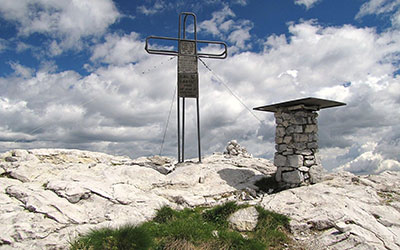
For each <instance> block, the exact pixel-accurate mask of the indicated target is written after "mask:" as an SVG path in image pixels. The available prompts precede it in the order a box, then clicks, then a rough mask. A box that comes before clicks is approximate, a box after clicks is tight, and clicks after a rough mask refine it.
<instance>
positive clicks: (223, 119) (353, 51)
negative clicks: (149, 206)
mask: <svg viewBox="0 0 400 250" xmlns="http://www.w3.org/2000/svg"><path fill="white" fill-rule="evenodd" d="M297 2H298V3H299V4H300V3H302V4H304V5H306V7H307V8H309V7H310V6H312V4H313V3H315V1H302V2H301V1H297ZM372 2H373V1H370V3H372ZM17 3H18V4H20V5H21V6H19V7H18V8H17V6H16V5H17ZM83 3H86V4H87V5H84V4H83ZM91 3H93V2H90V1H88V2H83V1H80V2H79V3H78V2H75V1H70V2H68V4H67V3H63V4H61V3H58V2H57V1H54V2H53V1H37V5H39V6H42V9H43V13H41V12H40V13H41V14H38V15H35V16H32V15H31V16H29V13H30V12H29V11H32V9H31V8H28V7H29V4H28V3H27V2H22V3H21V2H14V3H10V4H8V5H7V4H6V5H3V6H2V7H0V8H1V11H2V12H1V13H2V15H3V16H4V17H5V18H7V20H10V21H13V22H14V23H15V24H16V27H18V31H19V34H20V36H29V35H30V34H32V33H34V32H39V33H43V34H47V33H48V36H49V37H51V38H52V39H53V40H54V41H56V45H57V46H59V47H60V48H61V51H64V49H67V48H72V47H75V46H78V45H77V44H80V43H82V41H84V40H85V39H86V38H87V37H92V36H99V35H100V34H103V35H102V36H103V38H104V39H102V40H101V39H99V40H97V41H95V42H94V46H92V47H91V49H90V50H88V51H89V52H88V53H89V54H90V55H89V58H90V60H88V62H87V64H86V66H85V67H86V68H87V69H88V70H89V71H90V73H89V74H88V75H82V74H80V73H78V72H75V71H72V70H66V71H60V72H58V71H56V70H54V67H51V65H50V66H49V67H42V68H41V69H39V70H36V69H33V68H29V67H28V66H26V65H24V64H23V63H19V62H10V63H11V66H12V68H13V70H14V72H13V74H11V75H8V76H3V77H0V117H2V119H1V121H0V151H5V150H9V149H12V148H36V147H62V148H81V149H90V150H98V151H103V152H108V153H113V154H124V155H129V156H131V157H137V156H142V155H153V154H155V153H158V152H159V148H160V144H161V139H162V136H163V133H164V129H165V125H166V118H167V114H168V112H169V107H170V105H171V103H172V104H173V106H172V107H173V110H172V116H171V122H170V124H169V127H168V130H167V138H166V143H165V145H164V149H165V150H164V152H163V154H164V155H169V156H175V155H176V124H175V120H176V106H175V104H174V102H175V99H172V98H173V95H174V90H175V85H176V60H174V59H173V58H170V57H161V56H156V55H148V54H146V53H145V51H144V49H143V48H144V41H143V37H141V36H140V34H139V33H136V32H135V31H132V32H130V33H129V34H122V33H116V32H112V33H111V32H107V27H108V26H109V25H110V24H111V23H113V22H115V21H116V20H117V18H118V16H119V13H118V11H117V10H116V9H115V6H114V5H113V4H112V2H109V1H105V0H102V1H99V3H100V4H98V5H96V6H97V7H96V8H95V9H96V10H97V11H96V13H97V14H94V13H92V11H93V9H91V10H89V8H88V7H90V4H91ZM363 6H364V5H363ZM365 6H367V5H365ZM377 6H386V5H377ZM364 8H365V9H369V7H368V8H367V7H364ZM371 8H372V7H371ZM375 9H377V7H376V8H375ZM6 10H7V13H8V14H5V13H6ZM35 11H36V12H39V11H38V10H37V9H36V10H35ZM75 11H87V12H85V13H87V14H88V16H86V17H80V18H81V19H79V18H78V19H77V22H78V24H81V25H82V29H78V30H76V31H71V30H69V29H68V25H67V24H65V23H68V22H67V21H65V20H71V19H72V18H74V17H75V13H74V12H75ZM90 13H92V14H90ZM360 13H369V12H368V11H367V10H363V8H361V10H360ZM391 13H392V12H391ZM393 13H396V12H393ZM24 15H27V16H24ZM359 15H360V17H359V18H361V15H363V14H359ZM393 15H394V16H395V14H393ZM17 17H21V19H20V20H17ZM46 18H47V19H46ZM85 18H90V20H92V19H93V20H95V21H94V22H90V23H86V22H85V20H86V19H85ZM41 20H42V21H44V20H51V22H50V24H43V25H42V26H40V25H32V24H35V23H40V22H41ZM199 27H200V32H203V34H204V33H207V34H212V35H213V36H214V37H216V38H220V39H226V40H228V42H229V44H230V49H231V52H232V51H233V52H234V53H231V54H230V56H229V57H228V58H227V59H226V60H224V61H219V60H205V62H206V64H207V65H208V66H209V67H210V68H211V69H212V72H210V71H209V70H208V69H207V68H205V67H203V66H202V64H201V63H199V70H200V97H201V98H200V106H201V110H200V115H201V129H202V148H203V153H204V154H210V153H212V152H214V151H223V150H224V147H225V146H226V142H228V141H229V140H231V139H237V140H238V141H239V143H241V144H243V145H244V146H246V147H247V148H248V150H249V151H250V152H251V153H253V155H255V156H260V157H265V158H272V157H273V153H274V151H275V149H274V129H275V125H274V118H273V115H272V114H270V113H255V115H256V116H257V117H258V119H259V120H261V122H260V121H259V120H257V119H255V118H254V116H253V115H252V114H250V113H249V112H248V110H247V109H246V108H245V107H243V106H242V105H241V103H240V102H238V101H237V100H236V98H235V97H234V96H232V95H231V94H230V92H229V91H228V90H227V89H226V88H225V86H224V84H225V85H227V86H229V88H230V89H231V90H232V91H233V92H234V93H235V94H236V95H237V96H239V97H240V99H241V100H242V101H243V102H244V103H245V104H246V105H247V106H248V107H251V108H252V107H257V106H261V105H265V104H271V103H276V102H281V101H286V100H290V99H294V98H302V97H307V96H315V97H319V98H327V99H332V100H337V101H342V102H345V103H347V106H346V107H342V108H335V109H329V110H323V111H321V112H320V117H319V128H320V131H319V135H320V148H321V156H322V160H323V164H324V166H325V168H327V169H329V170H333V169H344V170H350V171H352V172H356V173H374V172H380V171H383V170H388V169H389V170H400V164H399V162H400V156H399V150H398V149H399V148H400V147H399V146H400V145H399V144H400V125H399V124H400V95H399V93H400V81H399V80H400V79H399V74H398V73H396V72H398V70H399V66H398V65H399V64H398V61H399V53H398V51H399V48H400V33H399V32H398V30H396V29H395V28H393V29H388V30H386V31H383V32H381V33H378V32H377V31H376V30H375V29H373V28H368V27H364V28H357V27H354V26H352V25H342V26H335V27H330V26H323V25H321V24H319V23H318V21H317V20H302V21H298V22H292V23H289V24H288V26H287V29H288V30H287V31H288V33H287V35H284V34H276V35H270V36H268V37H265V38H258V39H252V38H254V37H253V36H252V34H251V30H252V29H253V24H252V23H251V21H249V20H246V19H240V18H237V17H236V14H235V13H234V11H233V10H232V9H231V8H230V7H229V6H228V5H223V6H222V8H221V10H220V11H216V12H214V13H213V14H212V15H211V19H209V20H205V21H202V22H201V23H200V24H199ZM68 35H71V37H72V38H71V39H73V42H71V44H74V45H67V44H61V43H59V41H58V40H57V39H60V38H61V37H66V36H68ZM255 40H256V41H257V43H259V44H262V46H263V50H262V51H259V52H254V51H253V52H251V51H247V49H248V48H250V47H251V46H253V45H254V41H255ZM0 42H1V41H0ZM0 44H1V43H0ZM0 46H1V45H0ZM0 49H1V47H0ZM60 53H62V52H60ZM56 54H57V53H56ZM221 81H223V83H222V82H221ZM194 104H195V103H194V101H193V100H187V117H186V120H187V125H186V129H187V134H186V138H187V141H186V145H187V146H188V147H187V149H186V154H187V156H188V157H196V153H197V148H196V139H197V136H196V132H197V131H196V127H195V122H196V117H195V106H194Z"/></svg>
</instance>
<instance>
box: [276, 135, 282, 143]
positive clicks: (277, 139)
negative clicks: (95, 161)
mask: <svg viewBox="0 0 400 250" xmlns="http://www.w3.org/2000/svg"><path fill="white" fill-rule="evenodd" d="M281 143H283V137H279V136H275V144H281Z"/></svg>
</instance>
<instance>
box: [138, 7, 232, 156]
mask: <svg viewBox="0 0 400 250" xmlns="http://www.w3.org/2000/svg"><path fill="white" fill-rule="evenodd" d="M188 16H192V17H193V29H194V30H193V31H194V33H193V36H194V39H186V21H187V17H188ZM182 17H183V26H182ZM151 39H161V40H170V41H178V51H175V50H162V49H150V48H149V41H150V40H151ZM199 43H203V44H217V45H222V46H223V47H224V51H223V52H222V53H220V54H212V53H199V52H198V51H197V48H198V46H197V45H198V44H199ZM145 50H146V51H147V52H148V53H149V54H157V55H172V56H178V88H177V89H178V98H177V103H178V105H177V118H178V121H177V122H178V126H177V127H178V162H183V161H184V160H185V98H196V107H197V140H198V141H197V142H198V153H199V162H201V146H200V113H199V112H200V111H199V86H198V84H199V76H198V67H197V63H198V60H197V59H198V58H213V59H225V58H226V57H227V55H228V49H227V45H226V43H224V42H220V41H205V40H197V24H196V15H195V14H194V13H191V12H182V13H180V14H179V31H178V38H172V37H161V36H149V37H147V38H146V46H145ZM181 98H182V114H181V111H180V105H181V104H180V103H181V102H180V99H181ZM181 115H182V116H181ZM181 125H182V129H181ZM181 138H182V140H181ZM181 142H182V145H181Z"/></svg>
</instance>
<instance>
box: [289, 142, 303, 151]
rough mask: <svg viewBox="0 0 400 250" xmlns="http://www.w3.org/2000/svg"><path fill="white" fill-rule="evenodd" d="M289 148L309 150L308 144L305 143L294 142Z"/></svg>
mask: <svg viewBox="0 0 400 250" xmlns="http://www.w3.org/2000/svg"><path fill="white" fill-rule="evenodd" d="M288 147H290V148H293V149H297V150H304V149H306V148H307V144H306V143H305V142H294V143H291V144H289V145H288Z"/></svg>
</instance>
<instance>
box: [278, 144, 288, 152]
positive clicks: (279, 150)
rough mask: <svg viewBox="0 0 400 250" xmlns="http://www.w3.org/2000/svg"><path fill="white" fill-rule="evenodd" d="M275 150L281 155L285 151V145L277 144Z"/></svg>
mask: <svg viewBox="0 0 400 250" xmlns="http://www.w3.org/2000/svg"><path fill="white" fill-rule="evenodd" d="M276 150H277V151H278V152H279V153H281V152H284V151H286V150H287V145H286V144H279V145H276Z"/></svg>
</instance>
